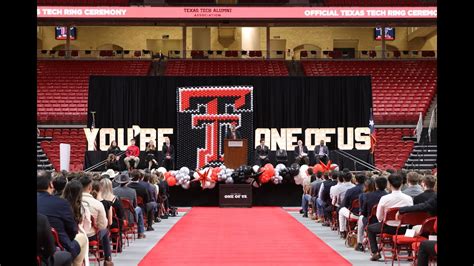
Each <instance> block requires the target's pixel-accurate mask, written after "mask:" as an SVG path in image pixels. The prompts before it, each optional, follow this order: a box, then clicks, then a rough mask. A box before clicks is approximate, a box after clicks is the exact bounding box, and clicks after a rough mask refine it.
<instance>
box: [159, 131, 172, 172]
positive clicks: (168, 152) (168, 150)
mask: <svg viewBox="0 0 474 266" xmlns="http://www.w3.org/2000/svg"><path fill="white" fill-rule="evenodd" d="M161 152H162V153H163V162H162V166H163V167H164V168H166V170H172V169H174V147H173V145H171V143H170V138H168V137H165V143H164V144H163V147H162V149H161Z"/></svg>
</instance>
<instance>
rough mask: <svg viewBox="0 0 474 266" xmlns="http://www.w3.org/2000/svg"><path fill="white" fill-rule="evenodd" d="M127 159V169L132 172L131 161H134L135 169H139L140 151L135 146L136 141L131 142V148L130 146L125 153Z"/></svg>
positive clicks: (125, 160)
mask: <svg viewBox="0 0 474 266" xmlns="http://www.w3.org/2000/svg"><path fill="white" fill-rule="evenodd" d="M125 156H126V157H125V159H123V161H124V162H125V165H126V166H127V169H128V170H130V160H133V161H134V162H135V163H134V167H133V168H137V167H138V163H139V162H140V158H138V156H140V149H139V148H138V147H137V146H136V145H135V139H131V140H130V146H128V148H127V150H126V151H125Z"/></svg>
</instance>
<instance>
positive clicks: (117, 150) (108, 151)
mask: <svg viewBox="0 0 474 266" xmlns="http://www.w3.org/2000/svg"><path fill="white" fill-rule="evenodd" d="M111 153H112V154H113V155H115V156H117V155H118V154H119V153H120V148H119V147H118V146H117V147H113V148H108V149H107V156H109V154H111Z"/></svg>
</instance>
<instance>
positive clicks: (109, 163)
mask: <svg viewBox="0 0 474 266" xmlns="http://www.w3.org/2000/svg"><path fill="white" fill-rule="evenodd" d="M105 169H106V170H109V169H112V170H114V171H117V172H118V171H120V168H119V162H118V159H117V156H115V155H114V154H113V153H110V154H109V155H108V156H107V160H106V161H105Z"/></svg>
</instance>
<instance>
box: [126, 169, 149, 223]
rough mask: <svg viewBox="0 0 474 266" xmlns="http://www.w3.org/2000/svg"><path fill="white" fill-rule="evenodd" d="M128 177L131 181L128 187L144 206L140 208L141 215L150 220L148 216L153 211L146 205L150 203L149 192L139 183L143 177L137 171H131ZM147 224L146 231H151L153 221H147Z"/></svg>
mask: <svg viewBox="0 0 474 266" xmlns="http://www.w3.org/2000/svg"><path fill="white" fill-rule="evenodd" d="M130 176H131V177H132V181H131V182H130V183H129V184H128V187H129V188H132V189H135V192H136V193H137V198H138V197H141V198H142V199H143V204H144V205H143V206H140V207H141V208H142V213H144V214H146V215H147V217H148V218H150V214H152V211H153V209H151V208H150V207H149V206H148V204H147V203H148V202H151V197H150V192H149V191H148V188H147V187H145V185H144V184H143V182H142V183H140V181H142V179H143V175H142V174H141V173H140V172H139V171H138V170H133V171H132V172H130ZM144 216H145V215H144ZM147 222H148V225H147V228H146V230H147V231H153V230H154V228H153V227H152V224H153V220H152V219H151V220H150V219H148V221H147Z"/></svg>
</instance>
